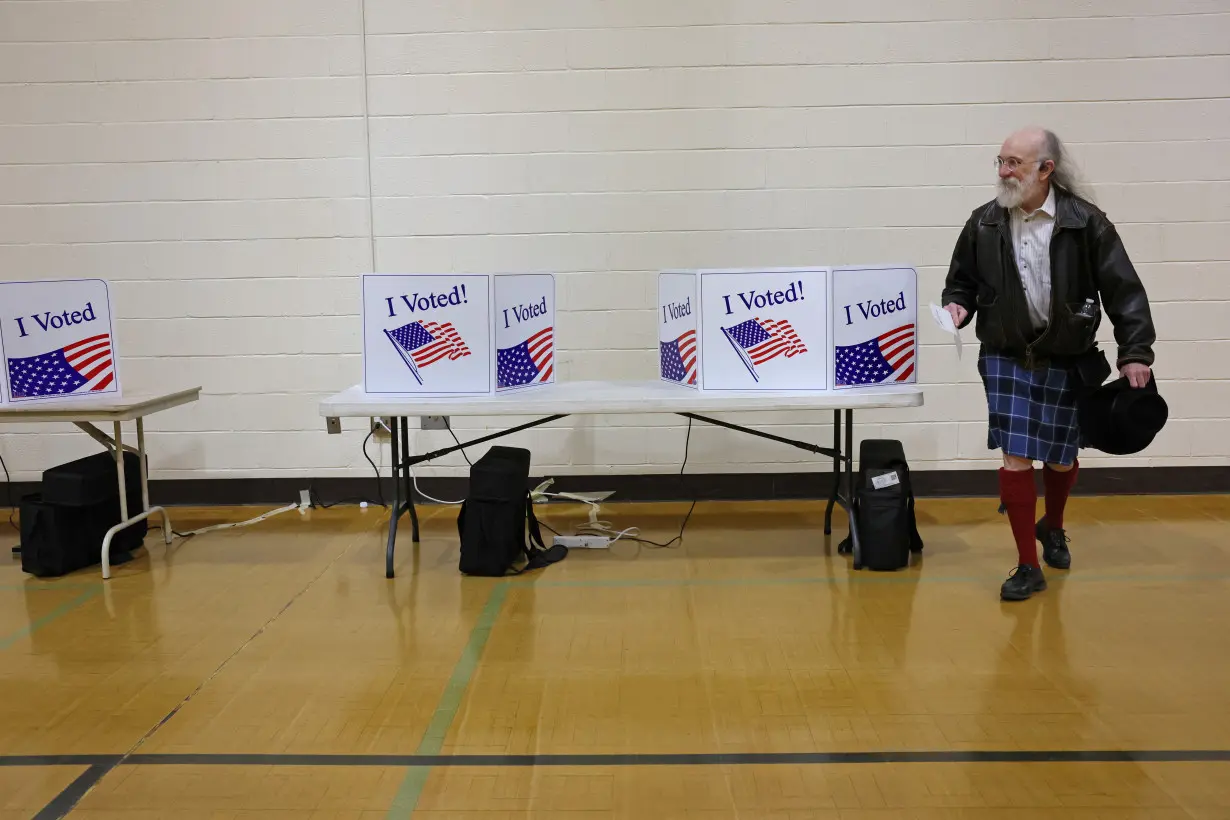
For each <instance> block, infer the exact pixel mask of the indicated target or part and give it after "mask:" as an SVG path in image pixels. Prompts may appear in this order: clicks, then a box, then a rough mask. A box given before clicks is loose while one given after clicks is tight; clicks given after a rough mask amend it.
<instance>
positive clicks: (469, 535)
mask: <svg viewBox="0 0 1230 820" xmlns="http://www.w3.org/2000/svg"><path fill="white" fill-rule="evenodd" d="M529 477H530V451H529V450H525V449H522V448H519V447H498V446H497V447H492V448H491V449H490V450H488V451H487V452H486V453H484V454H483V457H482V458H480V459H479V460H478V461H476V462H474V464H473V465H472V466H471V467H470V491H469V494H468V495H467V496H466V500H465V501H464V502H463V503H462V505H461V511H460V512H459V513H458V514H457V534H458V536H460V538H461V560H460V561H459V562H458V569H460V570H461V572H462V573H464V574H466V575H483V576H489V577H497V576H501V575H507V574H509V573H510V572H511V573H512V574H519V573H522V572H525V571H526V570H527V569H538V568H540V567H545V566H547V565H548V564H554V563H555V562H556V561H560V560H562V559H563V558H564V557H565V556H566V555H567V554H568V549H567V548H566V547H563V546H558V545H557V546H552V547H550V548H547V547H546V545H544V544H543V542H542V531H541V530H540V529H539V526H538V519H537V518H536V517H535V516H534V504H533V502H532V501H531V500H530V492H529V486H528V485H529ZM527 534H528V540H527ZM522 558H524V559H525V561H526V563H525V565H524V566H522V567H520V568H519V569H517V568H515V567H516V564H517V562H518V561H520V560H521V559H522Z"/></svg>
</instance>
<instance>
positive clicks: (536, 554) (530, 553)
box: [506, 492, 568, 575]
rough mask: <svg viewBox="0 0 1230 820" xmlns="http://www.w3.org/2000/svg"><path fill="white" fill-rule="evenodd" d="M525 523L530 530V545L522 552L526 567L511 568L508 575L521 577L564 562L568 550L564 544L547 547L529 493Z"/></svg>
mask: <svg viewBox="0 0 1230 820" xmlns="http://www.w3.org/2000/svg"><path fill="white" fill-rule="evenodd" d="M525 521H526V524H527V526H528V529H529V543H528V544H522V546H521V552H522V553H524V555H525V559H526V561H525V566H523V567H521V568H519V569H512V568H509V570H508V572H507V573H506V574H507V575H520V574H521V573H523V572H526V571H528V570H531V569H542V568H543V567H545V566H549V565H550V564H554V563H556V562H558V561H563V560H564V558H566V557H567V555H568V548H567V547H565V546H564V545H563V544H552V545H551V546H549V547H548V546H547V545H546V544H545V543H543V540H542V529H541V527H540V525H539V523H538V516H536V515H534V499H533V498H532V497H531V496H530V494H529V492H526V494H525Z"/></svg>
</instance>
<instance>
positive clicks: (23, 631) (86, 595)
mask: <svg viewBox="0 0 1230 820" xmlns="http://www.w3.org/2000/svg"><path fill="white" fill-rule="evenodd" d="M100 592H102V584H94V585H93V586H91V587H90V588H89V589H87V590H86V591H85V592H83V593H81V594H80V595H78V596H77V597H76V598H74V599H73V600H71V601H68V602H67V603H63V604H60V605H59V606H58V607H56V608H55V609H53V610H51V611H50V612H48V613H47V614H46V615H44V616H43V617H41V618H35V619H34V620H33V621H30V623H28V624H26V625H25V626H23V627H21V628H20V629H18V630H17V631H16V632H13V633H11V634H9V635H6V636H4V637H2V638H0V651H3V650H5V649H8V648H9V647H11V646H13V644H15V643H17V642H18V641H20V640H21V639H22V638H25V637H27V636H29V635H32V634H34V633H35V632H37V631H38V630H40V629H42V628H43V627H45V626H47V624H49V623H51V622H52V621H54V620H56V619H57V618H59V617H60V616H61V615H66V614H67V613H69V612H72V611H73V610H74V609H76V608H77V607H79V606H81V605H82V604H84V603H85V602H86V601H88V600H90V599H91V598H93V597H94V596H95V595H97V594H98V593H100Z"/></svg>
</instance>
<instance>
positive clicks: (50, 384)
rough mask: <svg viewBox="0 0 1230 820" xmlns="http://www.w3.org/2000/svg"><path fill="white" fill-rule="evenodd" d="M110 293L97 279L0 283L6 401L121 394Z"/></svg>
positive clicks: (0, 354)
mask: <svg viewBox="0 0 1230 820" xmlns="http://www.w3.org/2000/svg"><path fill="white" fill-rule="evenodd" d="M111 317H112V311H111V289H110V287H109V286H108V284H107V282H106V281H104V280H102V279H64V280H48V281H42V282H3V283H0V357H3V364H4V367H3V373H2V374H0V381H2V382H3V385H2V386H0V396H2V398H3V400H4V401H5V402H7V403H12V404H26V403H33V402H40V403H43V402H51V401H72V400H79V399H82V398H89V397H93V398H99V397H107V398H115V397H119V396H120V395H121V389H120V370H119V353H118V351H117V349H116V343H115V330H114V326H113V323H112V319H111Z"/></svg>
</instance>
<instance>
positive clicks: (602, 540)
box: [554, 535, 611, 550]
mask: <svg viewBox="0 0 1230 820" xmlns="http://www.w3.org/2000/svg"><path fill="white" fill-rule="evenodd" d="M554 543H555V544H558V545H561V546H565V547H567V548H568V549H595V550H600V549H606V548H607V547H609V546H611V539H610V538H607V537H606V536H605V535H557V536H555V541H554Z"/></svg>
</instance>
